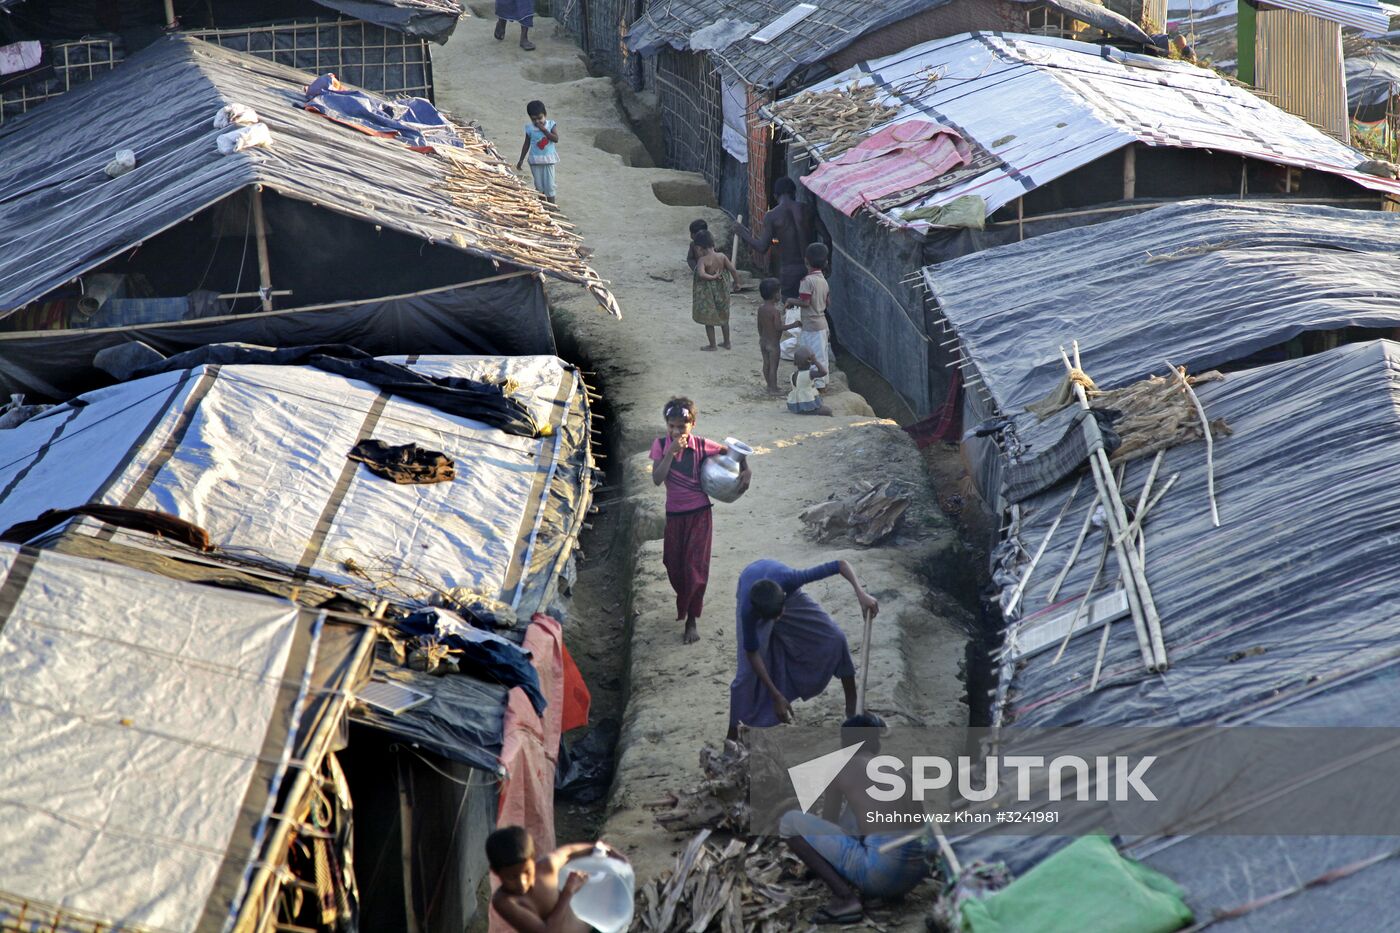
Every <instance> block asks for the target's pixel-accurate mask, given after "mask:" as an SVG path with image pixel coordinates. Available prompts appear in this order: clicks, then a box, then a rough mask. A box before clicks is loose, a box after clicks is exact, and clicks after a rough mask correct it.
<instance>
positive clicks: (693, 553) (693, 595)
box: [661, 509, 714, 619]
mask: <svg viewBox="0 0 1400 933" xmlns="http://www.w3.org/2000/svg"><path fill="white" fill-rule="evenodd" d="M713 537H714V519H713V515H712V512H711V510H710V509H700V510H698V511H695V512H686V513H684V514H681V515H669V514H668V515H667V516H666V537H665V539H664V541H663V544H662V550H661V562H662V563H663V564H665V565H666V576H668V577H670V578H671V589H673V590H675V591H676V618H677V619H685V618H695V619H698V618H700V610H701V609H703V608H704V606H705V585H706V584H708V583H709V582H710V541H711V539H712V538H713Z"/></svg>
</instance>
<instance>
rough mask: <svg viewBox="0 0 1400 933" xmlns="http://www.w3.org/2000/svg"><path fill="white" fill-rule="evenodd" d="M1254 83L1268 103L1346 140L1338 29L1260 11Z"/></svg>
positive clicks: (1290, 13)
mask: <svg viewBox="0 0 1400 933" xmlns="http://www.w3.org/2000/svg"><path fill="white" fill-rule="evenodd" d="M1255 85H1256V86H1257V87H1258V89H1259V90H1260V91H1262V92H1263V93H1264V95H1265V97H1266V98H1267V99H1268V100H1270V101H1271V102H1272V103H1274V104H1275V105H1277V106H1278V107H1281V108H1282V109H1284V110H1286V111H1288V112H1289V113H1291V114H1294V115H1295V116H1298V117H1301V118H1303V119H1304V120H1307V121H1308V122H1309V123H1311V124H1313V125H1314V126H1316V127H1317V128H1318V129H1320V130H1322V131H1323V132H1325V133H1328V134H1329V135H1331V136H1335V137H1336V138H1337V139H1340V140H1341V141H1342V142H1348V141H1349V135H1350V127H1349V122H1348V120H1347V91H1346V76H1345V73H1344V71H1343V66H1342V27H1341V26H1340V25H1338V24H1337V23H1333V22H1329V21H1327V20H1323V19H1318V18H1317V17H1316V16H1310V15H1308V14H1307V13H1299V12H1298V11H1296V10H1279V9H1261V10H1260V11H1259V15H1258V19H1257V32H1256V43H1255Z"/></svg>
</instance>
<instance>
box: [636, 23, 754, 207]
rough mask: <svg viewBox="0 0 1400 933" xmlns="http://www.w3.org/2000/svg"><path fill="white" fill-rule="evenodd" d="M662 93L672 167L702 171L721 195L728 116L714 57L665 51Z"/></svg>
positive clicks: (659, 66) (659, 72)
mask: <svg viewBox="0 0 1400 933" xmlns="http://www.w3.org/2000/svg"><path fill="white" fill-rule="evenodd" d="M656 93H657V103H658V105H659V106H660V108H661V133H662V137H663V139H664V144H665V147H666V165H667V167H668V168H674V169H680V170H681V171H683V172H699V173H700V174H701V175H703V176H705V180H706V181H707V182H709V184H710V188H711V189H712V190H714V191H718V190H719V182H720V164H721V153H722V152H723V149H722V148H721V145H720V128H721V126H722V125H723V121H724V116H723V113H722V110H721V103H720V100H721V90H720V80H719V74H718V73H717V72H716V71H715V68H714V65H713V63H712V62H711V61H710V58H709V56H708V55H705V54H704V53H695V52H677V51H676V50H674V49H669V48H668V49H663V50H662V51H661V53H660V54H659V55H658V56H657V63H656ZM750 161H752V160H750Z"/></svg>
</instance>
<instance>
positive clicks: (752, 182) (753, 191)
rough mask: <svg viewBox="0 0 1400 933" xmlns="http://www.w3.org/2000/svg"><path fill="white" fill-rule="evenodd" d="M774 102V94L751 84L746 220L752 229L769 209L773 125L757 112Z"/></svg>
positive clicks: (757, 226) (746, 112) (746, 111)
mask: <svg viewBox="0 0 1400 933" xmlns="http://www.w3.org/2000/svg"><path fill="white" fill-rule="evenodd" d="M772 102H773V95H772V94H769V93H767V92H765V91H760V90H757V89H755V88H749V93H748V106H747V108H746V109H745V113H744V120H745V124H746V125H745V129H746V130H747V131H748V132H747V136H748V142H749V165H748V168H749V213H748V216H747V217H745V218H744V222H745V223H746V224H747V225H748V227H749V229H750V230H758V229H759V227H761V226H762V224H763V215H764V214H766V213H768V160H769V157H770V155H771V153H772V148H773V126H772V124H770V123H769V122H768V121H767V120H765V119H764V118H763V117H761V116H760V115H759V113H758V108H760V107H766V106H768V105H769V104H771V103H772Z"/></svg>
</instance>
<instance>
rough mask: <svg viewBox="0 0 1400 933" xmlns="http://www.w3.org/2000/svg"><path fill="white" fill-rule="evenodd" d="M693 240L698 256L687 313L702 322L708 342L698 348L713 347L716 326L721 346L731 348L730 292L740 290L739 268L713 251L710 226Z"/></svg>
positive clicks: (696, 321) (709, 348)
mask: <svg viewBox="0 0 1400 933" xmlns="http://www.w3.org/2000/svg"><path fill="white" fill-rule="evenodd" d="M693 242H694V243H695V247H696V249H697V251H698V252H699V258H698V259H697V261H696V263H695V280H694V285H693V286H692V288H691V292H690V294H691V298H690V316H691V318H692V319H693V320H694V321H695V323H697V324H704V325H705V336H706V337H708V338H709V339H710V343H709V345H708V346H704V347H701V348H700V349H702V350H713V349H715V328H716V327H718V328H719V329H720V330H721V331H722V332H723V334H724V343H723V344H722V346H723V347H724V348H725V349H726V350H732V349H733V346H732V345H731V344H730V342H729V293H730V292H731V291H738V290H739V272H738V270H737V269H735V268H734V263H732V262H730V261H729V257H728V256H726V255H724V254H723V253H720V252H716V251H715V238H714V237H713V236H711V235H710V231H709V230H701V231H699V232H698V233H696V234H695V238H694V241H693ZM726 279H727V281H726Z"/></svg>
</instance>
